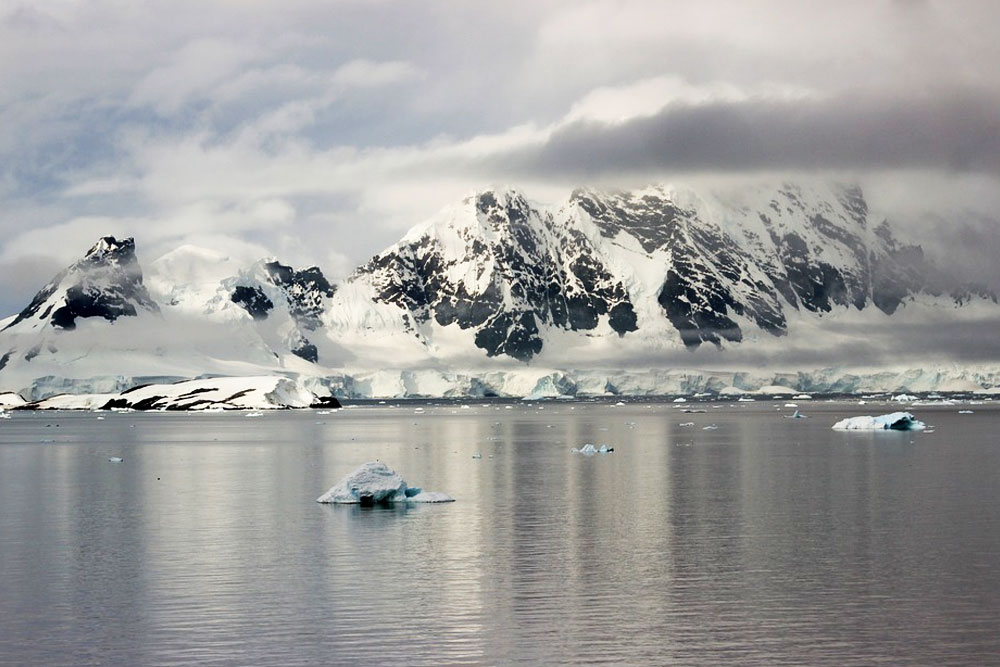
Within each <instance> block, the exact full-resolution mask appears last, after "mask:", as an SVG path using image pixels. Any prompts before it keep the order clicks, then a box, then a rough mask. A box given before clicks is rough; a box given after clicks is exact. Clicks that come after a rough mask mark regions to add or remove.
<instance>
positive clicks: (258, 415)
mask: <svg viewBox="0 0 1000 667" xmlns="http://www.w3.org/2000/svg"><path fill="white" fill-rule="evenodd" d="M246 416H247V417H262V416H264V413H263V412H258V411H256V410H255V411H254V412H248V413H247V414H246Z"/></svg>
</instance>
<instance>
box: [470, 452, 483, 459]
mask: <svg viewBox="0 0 1000 667" xmlns="http://www.w3.org/2000/svg"><path fill="white" fill-rule="evenodd" d="M472 458H474V459H481V458H483V454H482V452H476V453H475V454H473V455H472Z"/></svg>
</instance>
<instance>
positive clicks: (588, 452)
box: [572, 442, 615, 456]
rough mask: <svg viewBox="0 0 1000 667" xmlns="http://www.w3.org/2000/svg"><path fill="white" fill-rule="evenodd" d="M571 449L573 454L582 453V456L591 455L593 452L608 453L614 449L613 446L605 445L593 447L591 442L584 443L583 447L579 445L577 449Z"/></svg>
mask: <svg viewBox="0 0 1000 667" xmlns="http://www.w3.org/2000/svg"><path fill="white" fill-rule="evenodd" d="M572 451H573V453H574V454H583V455H584V456H593V455H594V454H610V453H611V452H613V451H615V448H614V447H608V446H607V445H601V446H600V447H599V448H598V447H594V445H592V444H590V443H589V442H588V443H587V444H585V445H584V446H583V447H580V448H579V449H577V448H576V447H574V448H573V450H572Z"/></svg>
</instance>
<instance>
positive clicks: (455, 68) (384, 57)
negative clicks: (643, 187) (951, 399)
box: [0, 0, 1000, 314]
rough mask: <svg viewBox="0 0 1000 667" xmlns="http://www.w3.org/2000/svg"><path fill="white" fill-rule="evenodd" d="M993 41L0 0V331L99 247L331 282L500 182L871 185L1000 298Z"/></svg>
mask: <svg viewBox="0 0 1000 667" xmlns="http://www.w3.org/2000/svg"><path fill="white" fill-rule="evenodd" d="M488 5H495V6H488ZM998 26H1000V3H993V2H982V1H978V0H967V1H962V0H939V1H937V2H935V1H931V0H927V1H920V0H906V1H903V0H873V1H871V0H870V1H845V2H838V3H830V2H814V1H810V0H758V1H752V2H739V3H737V2H728V1H721V0H719V1H715V2H712V1H706V2H697V3H693V2H664V1H649V2H638V1H633V2H630V1H627V0H624V1H622V0H619V1H611V0H607V1H600V0H598V1H592V2H576V1H574V2H569V1H567V2H558V1H551V2H539V1H537V0H534V1H520V0H514V1H511V2H505V3H468V2H459V1H457V0H456V1H454V2H449V1H447V0H438V1H435V0H429V1H426V2H409V1H399V2H392V1H389V0H383V1H379V0H373V1H356V2H349V1H343V2H304V1H295V0H291V1H285V2H282V3H275V2H265V1H264V0H259V1H254V0H241V1H239V2H237V1H235V0H233V1H221V0H220V1H218V2H212V3H204V2H193V1H192V2H185V1H183V0H180V1H179V0H164V1H162V2H156V1H152V2H144V3H134V2H127V1H124V0H122V1H112V0H86V1H83V0H81V1H75V0H59V1H52V2H14V1H10V0H7V1H4V0H0V64H2V66H0V127H2V128H3V130H2V132H0V275H2V276H3V283H4V287H3V290H2V292H0V314H8V313H10V312H13V311H16V310H17V309H19V308H20V307H21V306H23V305H24V304H25V303H26V302H27V300H28V299H29V298H30V296H31V294H32V293H33V292H34V291H35V290H37V289H38V288H39V287H40V286H41V285H42V284H43V283H44V282H45V281H46V280H48V279H49V278H50V277H51V275H52V274H53V273H55V271H57V270H58V269H59V268H61V266H63V265H65V264H66V263H68V262H69V261H72V260H73V259H75V258H76V257H78V256H79V255H80V254H81V253H82V252H83V251H85V250H86V249H87V248H88V247H89V246H90V245H91V244H92V243H93V241H94V240H95V239H96V238H97V237H98V236H101V235H104V234H116V235H127V236H135V237H136V240H137V243H138V248H139V253H140V258H141V259H142V260H143V261H147V262H148V261H150V260H152V259H154V258H155V257H156V256H157V255H159V254H160V253H162V252H165V251H167V250H170V249H172V248H173V247H176V246H177V245H180V244H182V243H195V244H199V245H206V246H209V247H214V248H217V249H222V250H224V251H225V252H227V253H230V254H232V255H234V256H237V257H239V258H243V259H246V260H247V261H250V260H253V259H256V258H258V257H260V256H264V255H267V254H277V255H278V256H279V257H280V258H281V259H282V260H283V261H286V262H291V263H294V264H297V265H301V264H306V263H316V264H319V265H320V266H321V267H322V268H323V269H324V270H325V271H327V272H328V273H329V274H331V275H332V276H334V277H340V276H343V275H345V274H347V273H348V272H349V271H350V270H351V269H352V268H353V267H354V265H356V264H357V263H359V262H362V261H364V260H365V259H367V258H368V257H369V256H370V255H372V254H374V253H375V252H377V251H378V250H380V249H381V248H382V247H384V246H385V245H387V244H389V243H391V242H393V241H395V240H396V239H397V238H398V237H399V236H400V235H401V234H402V233H403V232H404V231H405V230H406V229H407V228H408V227H410V226H411V225H413V224H415V223H417V222H419V221H421V220H422V219H424V218H426V217H427V216H428V215H430V214H432V213H433V212H434V211H435V210H437V209H439V208H440V207H442V206H444V205H446V204H448V203H450V202H451V201H453V200H455V199H457V198H459V197H461V196H462V195H463V194H464V193H466V192H467V191H469V190H471V189H476V188H483V187H487V186H489V185H492V184H510V185H514V186H516V187H519V188H521V189H523V190H524V191H525V192H527V193H528V195H529V196H531V197H533V198H535V199H539V200H542V201H556V200H558V199H559V198H560V197H562V196H564V194H565V193H566V192H567V191H568V190H569V189H571V188H572V187H574V186H578V185H595V184H596V185H615V186H630V185H639V184H643V183H647V182H651V181H663V180H682V181H683V180H696V181H698V182H702V183H705V182H709V183H710V182H714V181H716V180H727V181H731V180H733V179H736V180H738V179H741V178H767V177H775V178H777V177H787V176H789V175H792V176H794V177H801V176H803V175H805V176H806V177H810V178H812V177H820V178H825V177H836V178H838V179H843V178H851V179H857V180H859V181H860V182H861V183H862V184H863V185H864V186H865V188H866V190H867V193H868V195H869V198H870V199H871V201H872V203H873V205H875V206H876V207H878V208H880V209H881V210H885V211H886V212H888V213H889V214H891V216H892V217H893V221H894V222H895V224H896V225H897V227H899V228H901V229H902V230H903V235H904V236H911V237H912V238H911V239H910V240H915V241H922V242H924V245H925V248H926V249H927V250H928V252H929V253H930V254H931V255H932V256H936V257H937V259H939V260H940V261H946V262H950V263H952V264H953V265H955V266H957V267H961V268H964V270H966V271H967V272H968V277H973V278H978V279H982V280H985V281H986V282H989V283H991V284H992V285H993V286H994V287H1000V268H998V265H1000V261H996V260H997V259H1000V257H998V255H1000V248H998V241H997V239H998V237H1000V226H998V223H997V218H998V216H997V213H996V212H997V211H1000V111H998V109H1000V68H997V67H996V63H998V62H1000V28H998ZM942 239H947V240H948V242H947V243H943V242H941V240H942Z"/></svg>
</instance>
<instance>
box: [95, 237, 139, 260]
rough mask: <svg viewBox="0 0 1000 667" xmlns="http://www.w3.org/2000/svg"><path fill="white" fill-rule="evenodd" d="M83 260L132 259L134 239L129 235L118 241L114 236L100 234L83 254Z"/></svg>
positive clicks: (133, 256)
mask: <svg viewBox="0 0 1000 667" xmlns="http://www.w3.org/2000/svg"><path fill="white" fill-rule="evenodd" d="M83 258H84V259H85V260H91V261H93V260H104V259H106V258H113V259H116V260H118V259H125V260H128V259H134V258H135V239H133V238H132V237H129V238H127V239H122V240H121V241H119V240H118V239H116V238H115V237H114V236H102V237H101V238H100V239H99V240H98V241H97V243H95V244H94V246H93V247H92V248H91V249H90V250H88V251H87V254H86V255H84V256H83Z"/></svg>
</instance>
